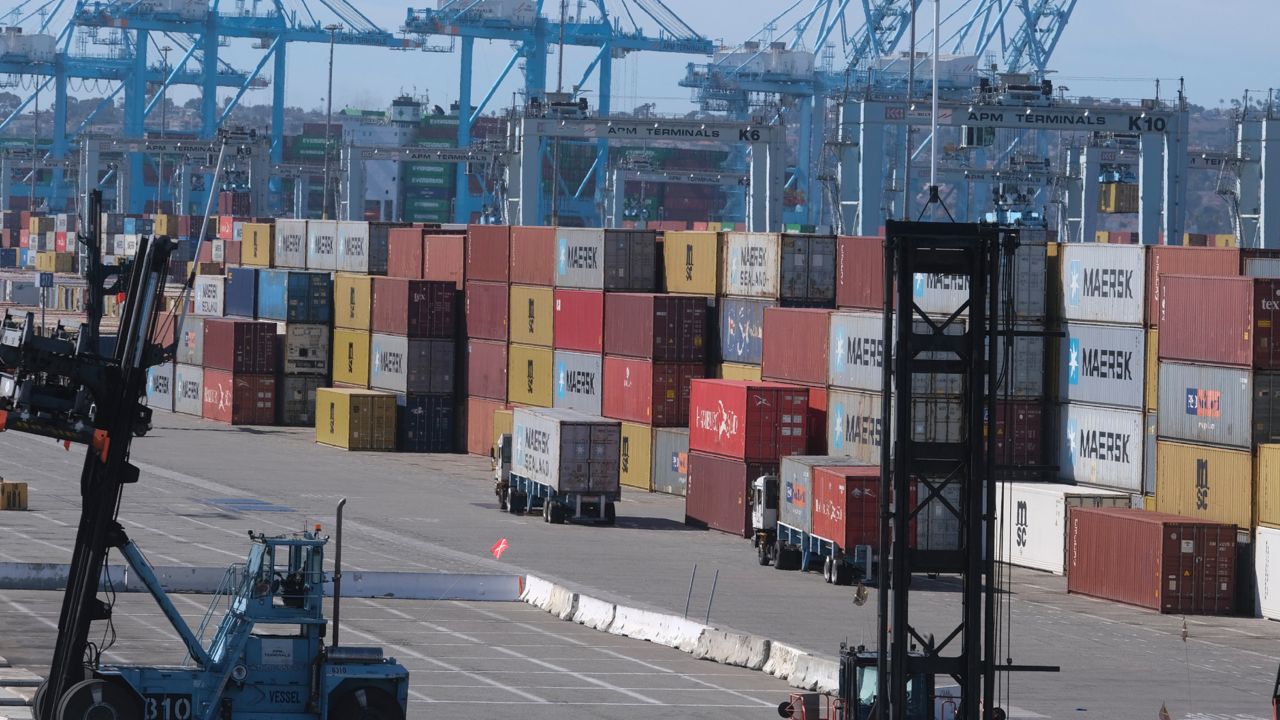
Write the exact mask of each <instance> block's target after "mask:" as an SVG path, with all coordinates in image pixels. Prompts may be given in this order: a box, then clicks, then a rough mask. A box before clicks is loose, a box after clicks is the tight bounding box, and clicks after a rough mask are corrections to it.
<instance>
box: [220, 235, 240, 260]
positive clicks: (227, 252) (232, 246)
mask: <svg viewBox="0 0 1280 720" xmlns="http://www.w3.org/2000/svg"><path fill="white" fill-rule="evenodd" d="M243 243H244V241H243V240H224V241H222V264H224V265H227V266H231V265H239V264H240V247H241V245H242V244H243Z"/></svg>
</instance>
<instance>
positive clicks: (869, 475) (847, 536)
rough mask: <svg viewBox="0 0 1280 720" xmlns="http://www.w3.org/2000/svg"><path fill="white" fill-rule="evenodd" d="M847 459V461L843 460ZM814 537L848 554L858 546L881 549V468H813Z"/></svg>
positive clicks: (849, 466) (876, 551) (875, 466)
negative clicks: (830, 543) (834, 545)
mask: <svg viewBox="0 0 1280 720" xmlns="http://www.w3.org/2000/svg"><path fill="white" fill-rule="evenodd" d="M841 459H845V458H841ZM812 497H813V531H812V532H813V534H814V535H816V536H818V537H820V538H822V539H824V540H828V541H831V542H833V543H835V544H836V546H837V547H839V548H840V549H841V551H843V552H844V553H846V554H851V553H852V552H853V551H854V548H856V547H858V546H859V545H867V546H870V547H871V548H872V552H874V553H875V554H877V555H879V550H880V467H879V466H878V465H863V466H852V465H847V464H841V465H837V466H834V467H817V468H814V469H813V493H812Z"/></svg>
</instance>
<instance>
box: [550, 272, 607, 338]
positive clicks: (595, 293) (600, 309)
mask: <svg viewBox="0 0 1280 720" xmlns="http://www.w3.org/2000/svg"><path fill="white" fill-rule="evenodd" d="M554 300H555V320H554V321H553V325H554V329H553V335H554V340H555V341H554V345H555V348H556V349H557V350H577V351H578V352H590V353H602V352H604V293H603V292H601V291H599V290H566V289H562V288H556V291H555V296H554Z"/></svg>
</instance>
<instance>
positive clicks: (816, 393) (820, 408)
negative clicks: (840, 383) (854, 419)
mask: <svg viewBox="0 0 1280 720" xmlns="http://www.w3.org/2000/svg"><path fill="white" fill-rule="evenodd" d="M808 390H809V410H808V412H806V413H805V436H806V438H807V440H806V441H805V450H804V451H805V453H806V454H809V455H826V454H827V388H826V387H825V386H823V387H811V388H809V389H808Z"/></svg>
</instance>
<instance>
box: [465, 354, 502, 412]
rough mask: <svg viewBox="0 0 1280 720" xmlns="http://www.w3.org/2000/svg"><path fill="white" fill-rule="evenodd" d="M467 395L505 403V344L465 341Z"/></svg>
mask: <svg viewBox="0 0 1280 720" xmlns="http://www.w3.org/2000/svg"><path fill="white" fill-rule="evenodd" d="M466 380H467V388H466V392H467V394H468V395H475V396H478V397H483V398H488V399H490V400H498V401H501V402H506V400H507V344H506V343H505V342H500V341H493V340H468V341H467V375H466Z"/></svg>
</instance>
